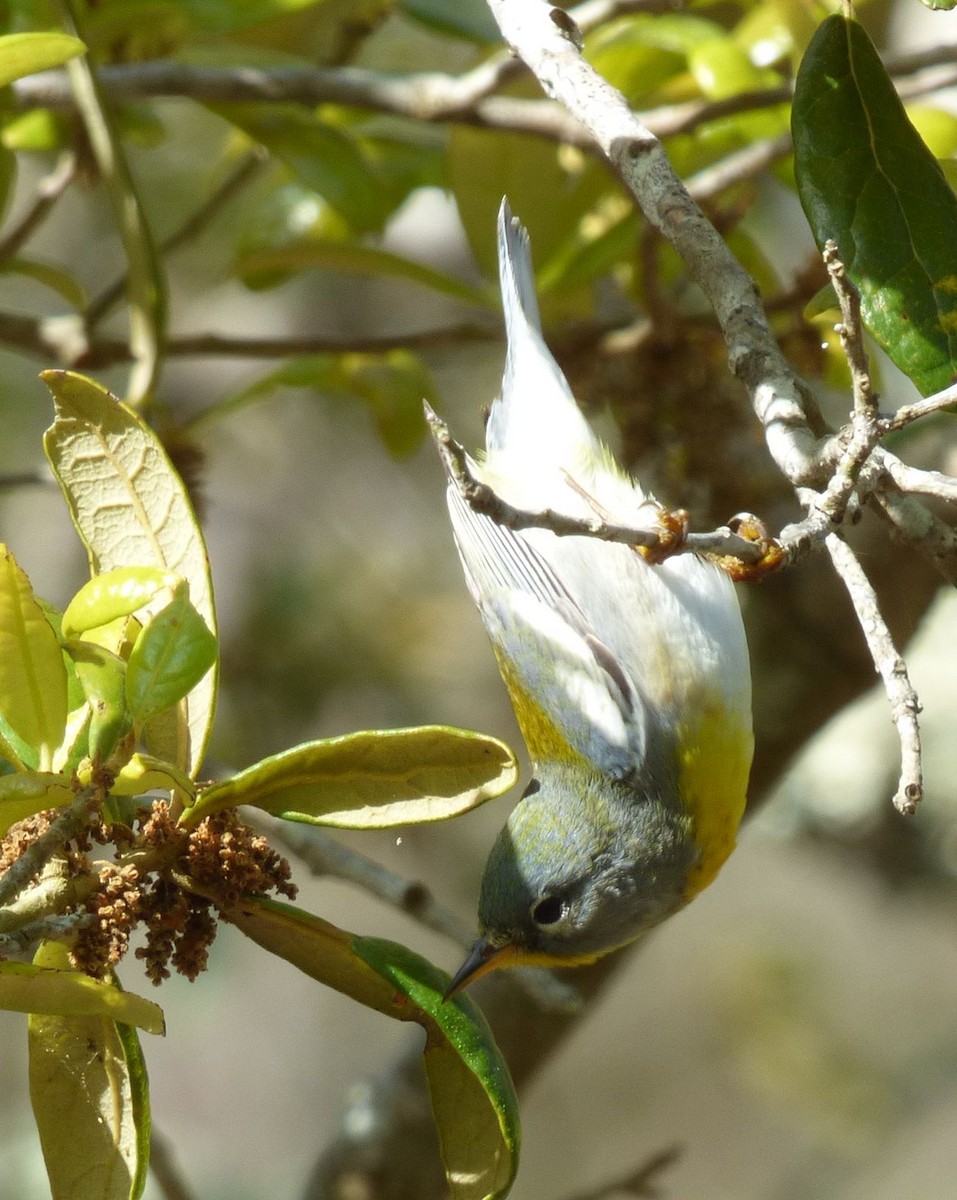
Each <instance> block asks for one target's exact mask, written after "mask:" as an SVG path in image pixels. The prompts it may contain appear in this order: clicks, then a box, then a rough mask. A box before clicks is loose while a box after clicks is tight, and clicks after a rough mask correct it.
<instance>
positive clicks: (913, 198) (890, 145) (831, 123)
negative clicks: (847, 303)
mask: <svg viewBox="0 0 957 1200" xmlns="http://www.w3.org/2000/svg"><path fill="white" fill-rule="evenodd" d="M792 127H793V132H794V151H795V157H794V168H795V175H796V178H797V184H798V191H799V194H800V197H801V203H802V204H803V206H804V211H805V213H806V214H807V218H808V221H809V222H810V225H811V229H812V230H813V232H814V237H815V239H816V241H817V243H818V246H820V247H823V245H824V243H825V241H826V240H827V239H828V238H833V240H834V241H835V242H836V243H837V246H838V249H839V251H840V254H841V257H842V259H843V260H844V263H845V266H846V267H847V271H848V275H849V276H850V278H851V280H852V281H853V283H854V284H855V286H856V287H857V289H858V290H859V292H860V294H861V312H862V316H863V319H864V323H865V325H866V326H867V328H868V330H869V331H870V332H871V333H872V334H873V335H874V337H875V339H876V340H877V341H878V342H879V344H880V345H881V346H882V347H883V348H884V349H885V350H886V351H887V353H888V354H889V355H890V357H891V359H892V360H893V361H894V362H895V363H896V365H897V366H898V367H899V368H900V369H901V370H902V371H903V372H904V373H905V374H907V375H909V376H910V378H911V379H912V380H913V381H914V383H915V384H916V385H917V387H918V388H919V389H920V391H921V392H922V393H923V394H924V395H929V394H931V393H933V392H936V391H939V390H941V389H942V388H944V387H947V386H949V385H950V384H951V383H952V382H953V381H954V378H955V373H957V238H955V237H954V230H955V229H957V199H955V197H954V193H953V192H952V191H951V189H950V187H949V186H948V184H947V181H946V179H945V178H944V175H943V173H942V171H941V169H940V166H939V165H938V163H937V161H936V159H935V158H934V156H933V155H932V154H931V153H930V151H929V150H928V149H927V147H926V146H925V145H924V143H923V142H922V141H921V140H920V137H919V135H918V134H917V131H916V130H915V129H914V127H913V125H911V123H910V121H909V120H908V118H907V114H906V113H905V111H904V108H903V105H902V104H901V102H900V100H899V98H898V96H897V93H896V92H895V90H894V85H893V83H892V82H891V80H890V78H889V77H888V75H887V71H886V70H885V68H884V66H883V64H882V62H881V60H880V57H879V55H878V53H877V51H876V50H875V48H874V46H873V44H872V43H871V41H870V39H869V38H868V36H867V34H866V33H865V32H864V30H863V29H861V27H860V26H859V25H858V24H857V23H856V22H854V21H847V20H845V19H844V18H843V17H839V16H833V17H829V18H828V19H827V20H826V21H825V22H824V23H823V24H822V25H821V27H820V29H819V30H818V31H817V34H816V35H815V37H814V39H813V41H812V42H811V45H810V46H809V47H808V51H807V54H806V55H805V57H804V60H803V62H802V64H801V69H800V71H799V73H798V78H797V84H796V91H795V97H794V106H793V112H792Z"/></svg>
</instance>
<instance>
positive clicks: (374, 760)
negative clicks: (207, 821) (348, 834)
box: [182, 725, 517, 829]
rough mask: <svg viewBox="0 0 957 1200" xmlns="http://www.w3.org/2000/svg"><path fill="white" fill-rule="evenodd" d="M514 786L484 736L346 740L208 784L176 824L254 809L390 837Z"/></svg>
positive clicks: (442, 731)
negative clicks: (399, 828)
mask: <svg viewBox="0 0 957 1200" xmlns="http://www.w3.org/2000/svg"><path fill="white" fill-rule="evenodd" d="M516 777H517V767H516V763H515V759H514V757H513V755H512V752H511V751H510V750H509V748H508V747H507V746H506V745H505V744H504V743H503V742H499V741H497V740H496V739H495V738H490V737H485V736H484V735H482V734H478V733H470V732H468V731H467V730H463V729H449V728H447V727H445V726H441V725H433V726H423V727H420V728H417V729H387V730H382V731H378V732H368V733H351V734H347V735H346V736H344V737H338V738H329V739H328V740H327V741H321V742H308V743H306V744H305V745H302V746H294V747H293V748H292V749H291V750H286V751H284V752H283V753H282V754H276V755H273V756H272V757H271V758H266V759H263V760H262V761H261V762H258V763H256V764H255V765H254V766H252V767H248V768H247V769H246V770H245V771H240V773H239V774H238V775H234V776H233V778H232V779H228V780H226V781H225V782H224V783H214V784H212V785H211V786H210V787H208V788H207V789H206V790H205V791H203V792H202V794H201V795H200V797H199V799H198V800H197V801H196V803H195V804H194V805H193V807H192V808H191V809H189V810H188V811H187V812H186V813H185V814H184V815H183V818H182V822H183V823H184V824H186V825H195V824H196V823H197V821H200V820H202V818H203V817H205V816H208V815H209V814H210V813H213V812H218V811H219V810H220V809H223V808H234V807H235V806H236V805H237V804H252V805H255V806H256V807H257V808H262V809H265V810H266V812H271V813H274V814H275V815H276V816H280V817H285V818H286V819H287V820H291V821H305V822H307V823H309V824H315V825H339V826H343V827H345V828H351V829H387V828H391V827H392V826H395V825H409V824H417V823H419V822H422V821H444V820H446V819H447V818H448V817H453V816H457V815H458V814H459V813H463V812H467V811H468V810H469V809H471V808H474V807H475V806H476V805H478V804H482V803H484V801H486V800H488V799H490V798H491V797H492V796H498V795H501V793H502V792H504V791H506V790H507V789H508V788H510V787H511V786H512V785H513V784H514V783H515V780H516Z"/></svg>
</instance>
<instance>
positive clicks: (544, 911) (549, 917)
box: [532, 896, 565, 925]
mask: <svg viewBox="0 0 957 1200" xmlns="http://www.w3.org/2000/svg"><path fill="white" fill-rule="evenodd" d="M564 911H565V905H564V903H563V901H561V900H560V899H559V898H558V896H542V898H541V900H538V901H536V903H535V904H534V906H533V907H532V920H533V921H534V922H535V924H536V925H554V924H555V922H556V921H557V920H559V918H560V917H561V915H562V913H564Z"/></svg>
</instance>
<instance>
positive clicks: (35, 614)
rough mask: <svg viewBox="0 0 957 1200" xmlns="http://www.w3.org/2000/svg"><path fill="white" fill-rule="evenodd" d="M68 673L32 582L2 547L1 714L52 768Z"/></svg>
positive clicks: (63, 720)
mask: <svg viewBox="0 0 957 1200" xmlns="http://www.w3.org/2000/svg"><path fill="white" fill-rule="evenodd" d="M66 684H67V681H66V667H65V666H64V665H63V655H62V653H61V651H60V646H59V643H58V642H57V637H56V634H55V633H54V631H53V628H52V626H51V625H50V623H49V621H48V620H47V619H46V616H45V615H44V613H43V609H42V608H41V607H40V605H39V604H38V603H37V601H36V599H35V597H34V595H33V589H32V588H31V587H30V581H29V579H28V578H27V577H26V575H25V574H24V572H23V571H22V570H21V569H20V567H19V566H18V565H17V562H16V560H15V559H14V557H13V555H12V554H11V553H10V551H9V550H8V549H7V548H6V546H3V545H0V713H2V715H3V718H4V721H5V722H6V723H7V724H8V725H9V726H10V728H11V729H13V730H14V732H15V733H16V734H17V736H18V737H19V738H22V740H23V741H24V742H26V743H27V745H29V746H32V747H34V748H35V749H36V750H37V751H38V752H39V764H40V766H48V765H49V763H50V760H51V759H52V755H53V751H54V750H55V749H56V747H57V746H59V744H60V741H61V740H62V738H63V730H64V728H65V726H66V712H67V709H66V703H67V701H66Z"/></svg>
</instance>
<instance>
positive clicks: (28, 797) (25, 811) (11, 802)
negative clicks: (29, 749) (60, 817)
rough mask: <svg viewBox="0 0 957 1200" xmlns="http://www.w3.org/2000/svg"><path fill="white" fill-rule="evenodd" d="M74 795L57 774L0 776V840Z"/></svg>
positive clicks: (34, 772)
mask: <svg viewBox="0 0 957 1200" xmlns="http://www.w3.org/2000/svg"><path fill="white" fill-rule="evenodd" d="M74 795H75V793H74V791H73V788H72V787H71V786H70V780H69V778H68V777H67V776H64V775H61V774H57V773H56V772H54V771H18V772H16V773H15V774H13V775H0V837H2V836H3V834H5V833H6V832H7V830H8V829H9V828H10V826H11V825H15V824H16V823H17V821H23V820H25V819H26V818H27V817H32V816H33V814H34V813H38V812H42V811H43V809H45V808H59V807H60V806H61V805H63V804H69V802H70V801H71V800H72V799H73V797H74ZM0 1007H2V1005H0Z"/></svg>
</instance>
